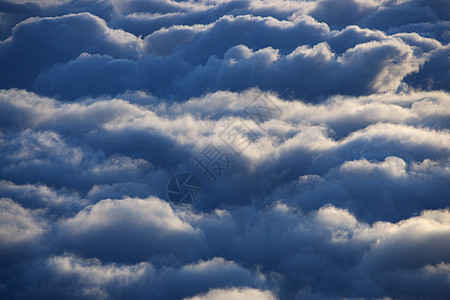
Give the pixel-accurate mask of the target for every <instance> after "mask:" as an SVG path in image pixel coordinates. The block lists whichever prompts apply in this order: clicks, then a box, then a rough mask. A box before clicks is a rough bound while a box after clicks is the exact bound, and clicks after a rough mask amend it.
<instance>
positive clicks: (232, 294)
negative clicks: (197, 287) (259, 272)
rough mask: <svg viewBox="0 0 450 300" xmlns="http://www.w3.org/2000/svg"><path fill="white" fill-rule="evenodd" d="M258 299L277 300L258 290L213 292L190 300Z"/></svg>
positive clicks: (269, 294)
mask: <svg viewBox="0 0 450 300" xmlns="http://www.w3.org/2000/svg"><path fill="white" fill-rule="evenodd" d="M249 298H251V299H258V300H263V299H264V300H271V299H276V298H275V297H274V296H273V295H272V294H271V293H270V292H266V291H260V290H256V289H248V288H247V289H236V288H234V289H227V290H218V289H217V290H211V291H209V292H208V293H206V294H204V295H200V296H195V297H192V298H186V299H189V300H207V299H219V300H220V299H235V300H239V299H249Z"/></svg>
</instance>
